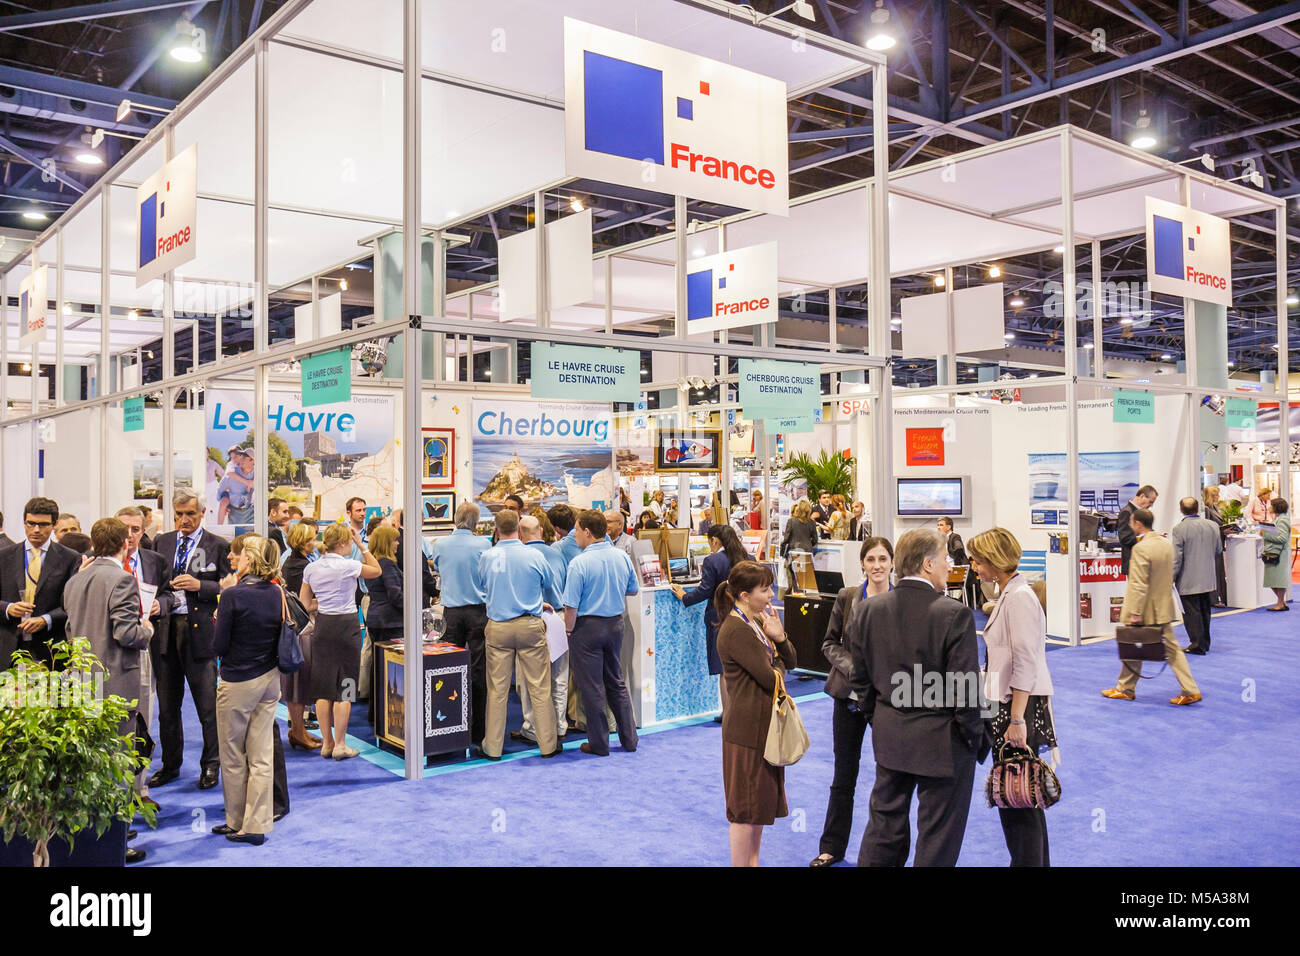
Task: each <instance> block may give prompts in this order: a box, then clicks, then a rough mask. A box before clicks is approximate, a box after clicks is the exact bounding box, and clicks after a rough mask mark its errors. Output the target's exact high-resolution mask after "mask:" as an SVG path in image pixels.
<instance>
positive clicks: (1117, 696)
mask: <svg viewBox="0 0 1300 956" xmlns="http://www.w3.org/2000/svg"><path fill="white" fill-rule="evenodd" d="M1101 696H1102V697H1109V698H1110V699H1111V700H1136V699H1137V695H1136V694H1131V693H1129V692H1128V691H1125V690H1120V689H1119V688H1118V687H1108V688H1106V689H1105V690H1103V691H1102V692H1101Z"/></svg>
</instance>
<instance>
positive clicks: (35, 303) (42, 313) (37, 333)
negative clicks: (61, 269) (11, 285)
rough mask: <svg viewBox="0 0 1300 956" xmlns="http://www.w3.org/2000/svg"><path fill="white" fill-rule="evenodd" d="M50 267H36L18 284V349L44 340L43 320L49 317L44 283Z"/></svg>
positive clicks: (48, 275) (47, 280)
mask: <svg viewBox="0 0 1300 956" xmlns="http://www.w3.org/2000/svg"><path fill="white" fill-rule="evenodd" d="M49 277H50V267H49V266H37V267H36V268H35V269H33V270H32V271H31V274H30V275H28V276H27V278H26V279H23V280H22V282H20V283H18V347H19V348H20V349H26V348H31V347H32V346H33V345H35V344H36V343H37V342H43V341H44V340H45V320H46V318H47V316H48V315H49V300H48V299H47V298H46V292H45V290H46V283H48V282H49Z"/></svg>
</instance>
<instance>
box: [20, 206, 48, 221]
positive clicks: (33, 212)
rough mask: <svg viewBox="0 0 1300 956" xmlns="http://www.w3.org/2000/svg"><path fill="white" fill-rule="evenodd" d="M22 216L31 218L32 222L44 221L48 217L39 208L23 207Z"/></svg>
mask: <svg viewBox="0 0 1300 956" xmlns="http://www.w3.org/2000/svg"><path fill="white" fill-rule="evenodd" d="M23 218H24V219H28V220H31V221H32V222H44V221H45V220H46V219H49V218H50V217H49V216H47V215H46V214H45V213H43V212H41V211H40V210H39V209H24V210H23Z"/></svg>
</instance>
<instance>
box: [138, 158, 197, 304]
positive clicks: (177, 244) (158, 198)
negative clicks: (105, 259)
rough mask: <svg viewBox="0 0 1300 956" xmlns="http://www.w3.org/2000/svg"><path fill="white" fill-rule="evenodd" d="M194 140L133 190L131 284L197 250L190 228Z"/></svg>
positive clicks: (152, 276)
mask: <svg viewBox="0 0 1300 956" xmlns="http://www.w3.org/2000/svg"><path fill="white" fill-rule="evenodd" d="M198 156H199V154H198V144H194V145H191V146H190V147H189V148H188V149H186V150H185V151H184V152H183V153H181V154H180V155H179V156H174V157H172V159H170V160H169V161H168V162H166V163H164V164H163V167H162V169H160V170H158V172H156V173H154V174H153V175H152V176H150V177H149V178H148V179H146V180H145V181H144V182H143V183H142V184H141V185H140V186H139V187H138V188H137V189H136V191H135V206H136V235H137V236H138V237H139V257H138V258H137V260H136V270H135V287H136V288H137V289H138V288H140V286H142V285H144V284H145V283H146V282H152V281H153V280H154V279H157V278H159V277H160V276H162V275H164V274H166V273H168V272H170V271H171V270H173V269H175V268H176V267H177V266H183V265H184V264H185V263H187V262H189V261H190V260H191V259H193V258H194V256H195V255H196V254H197V252H198V238H197V236H196V235H195V231H194V224H195V223H194V218H195V206H196V203H197V196H198V181H199V160H198Z"/></svg>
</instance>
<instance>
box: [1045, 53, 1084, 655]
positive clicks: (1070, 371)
mask: <svg viewBox="0 0 1300 956" xmlns="http://www.w3.org/2000/svg"><path fill="white" fill-rule="evenodd" d="M1049 29H1050V27H1049ZM1071 147H1072V142H1071V139H1070V131H1069V129H1068V128H1067V129H1066V130H1064V131H1062V133H1061V210H1062V212H1063V213H1064V215H1063V217H1062V223H1061V231H1062V233H1063V234H1064V239H1063V241H1064V243H1065V255H1064V256H1063V257H1062V263H1061V268H1062V276H1061V284H1062V286H1063V289H1064V291H1063V292H1062V298H1063V300H1064V305H1065V417H1066V429H1065V458H1066V469H1067V475H1068V480H1067V481H1066V492H1065V494H1066V502H1067V503H1068V509H1069V510H1068V511H1067V512H1066V514H1068V515H1069V521H1068V522H1067V525H1066V527H1067V529H1068V533H1069V536H1070V547H1069V555H1068V556H1067V558H1066V562H1065V569H1066V570H1065V573H1066V575H1067V576H1068V584H1069V587H1068V589H1067V591H1066V593H1067V594H1068V595H1069V598H1068V600H1069V602H1070V603H1069V610H1068V612H1067V613H1066V619H1067V620H1068V621H1069V622H1070V633H1069V635H1067V636H1068V637H1069V639H1070V643H1071V644H1078V643H1079V636H1080V628H1079V330H1078V310H1079V302H1078V298H1077V296H1076V292H1075V284H1076V278H1077V276H1076V263H1075V248H1074V150H1073V149H1072V148H1071Z"/></svg>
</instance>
